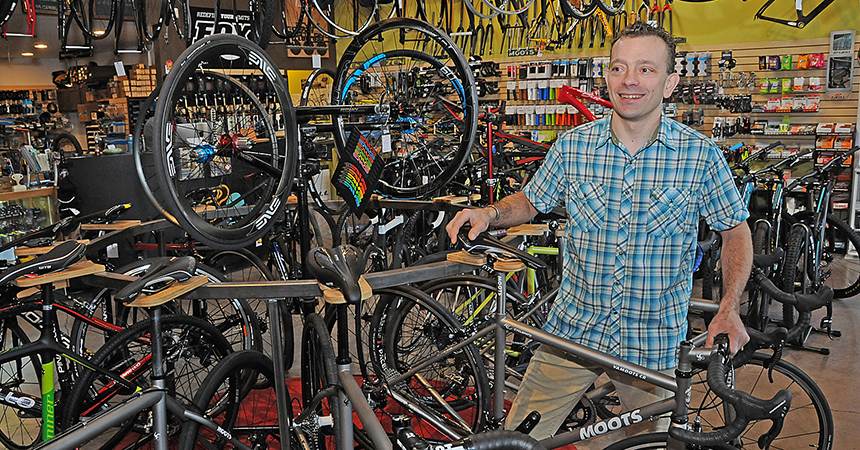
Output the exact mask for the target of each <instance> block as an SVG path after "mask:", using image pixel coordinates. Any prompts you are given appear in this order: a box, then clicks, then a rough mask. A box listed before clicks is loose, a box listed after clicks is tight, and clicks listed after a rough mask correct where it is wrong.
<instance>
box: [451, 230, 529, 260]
mask: <svg viewBox="0 0 860 450" xmlns="http://www.w3.org/2000/svg"><path fill="white" fill-rule="evenodd" d="M467 233H468V231H465V229H464V231H463V232H461V233H460V236H459V239H458V240H459V241H460V245H462V246H463V250H466V251H467V252H469V253H472V254H481V253H488V254H490V255H493V256H497V257H501V258H513V259H518V260H520V261H522V262H523V264H525V265H526V267H528V268H530V269H545V268H546V263H545V262H543V260H541V259H540V258H537V257H535V256H533V255H530V254H528V253H527V252H524V251H522V250H520V249H518V248H516V247H514V246H512V245H508V244H506V243H504V242H502V241H500V240H498V239H496V238H494V237H491V236H490V235H488V234H487V232H483V233H481V234H479V235H478V237H476V238H475V239H471V240H470V239H469V236H468V234H467Z"/></svg>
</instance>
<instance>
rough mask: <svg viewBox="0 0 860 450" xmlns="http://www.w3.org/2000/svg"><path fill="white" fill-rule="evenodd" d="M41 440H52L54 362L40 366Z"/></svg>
mask: <svg viewBox="0 0 860 450" xmlns="http://www.w3.org/2000/svg"><path fill="white" fill-rule="evenodd" d="M42 405H43V407H42V440H44V441H49V440H51V439H53V438H54V361H53V360H50V361H48V362H46V363H43V364H42Z"/></svg>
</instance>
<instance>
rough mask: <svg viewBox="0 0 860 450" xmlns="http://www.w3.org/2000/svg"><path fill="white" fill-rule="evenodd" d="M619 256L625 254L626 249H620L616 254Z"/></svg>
mask: <svg viewBox="0 0 860 450" xmlns="http://www.w3.org/2000/svg"><path fill="white" fill-rule="evenodd" d="M616 253H617V254H618V255H619V256H621V255H623V254H624V247H618V251H617V252H616Z"/></svg>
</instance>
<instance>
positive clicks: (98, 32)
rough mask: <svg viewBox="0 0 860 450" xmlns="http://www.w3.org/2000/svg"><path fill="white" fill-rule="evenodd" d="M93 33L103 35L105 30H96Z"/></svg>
mask: <svg viewBox="0 0 860 450" xmlns="http://www.w3.org/2000/svg"><path fill="white" fill-rule="evenodd" d="M93 34H94V35H96V36H102V35H104V34H105V30H96V31H93Z"/></svg>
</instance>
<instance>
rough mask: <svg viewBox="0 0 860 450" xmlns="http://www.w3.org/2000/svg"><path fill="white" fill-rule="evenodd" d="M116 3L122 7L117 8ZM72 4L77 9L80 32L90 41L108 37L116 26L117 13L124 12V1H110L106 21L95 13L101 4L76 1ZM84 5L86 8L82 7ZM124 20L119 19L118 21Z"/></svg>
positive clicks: (94, 1) (94, 0) (86, 0)
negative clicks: (75, 5)
mask: <svg viewBox="0 0 860 450" xmlns="http://www.w3.org/2000/svg"><path fill="white" fill-rule="evenodd" d="M117 3H120V4H122V7H119V6H118V5H117ZM73 4H77V5H78V8H80V9H77V8H75V9H76V10H77V11H78V16H79V17H80V18H81V20H80V21H78V25H80V26H81V27H80V28H81V31H82V32H83V33H84V35H86V36H87V37H89V38H90V39H92V40H101V39H105V38H106V37H108V36H110V32H111V31H113V29H114V26H116V25H117V23H118V21H117V13H118V12H119V11H124V10H125V8H124V6H125V0H111V2H110V14H109V15H108V16H107V19H104V16H103V15H102V14H103V13H102V12H100V11H97V8H98V5H101V4H103V3H101V2H99V1H98V0H78V1H76V2H74V3H73ZM84 4H86V5H87V6H86V7H84ZM122 20H124V18H123V19H121V20H120V21H122Z"/></svg>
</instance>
